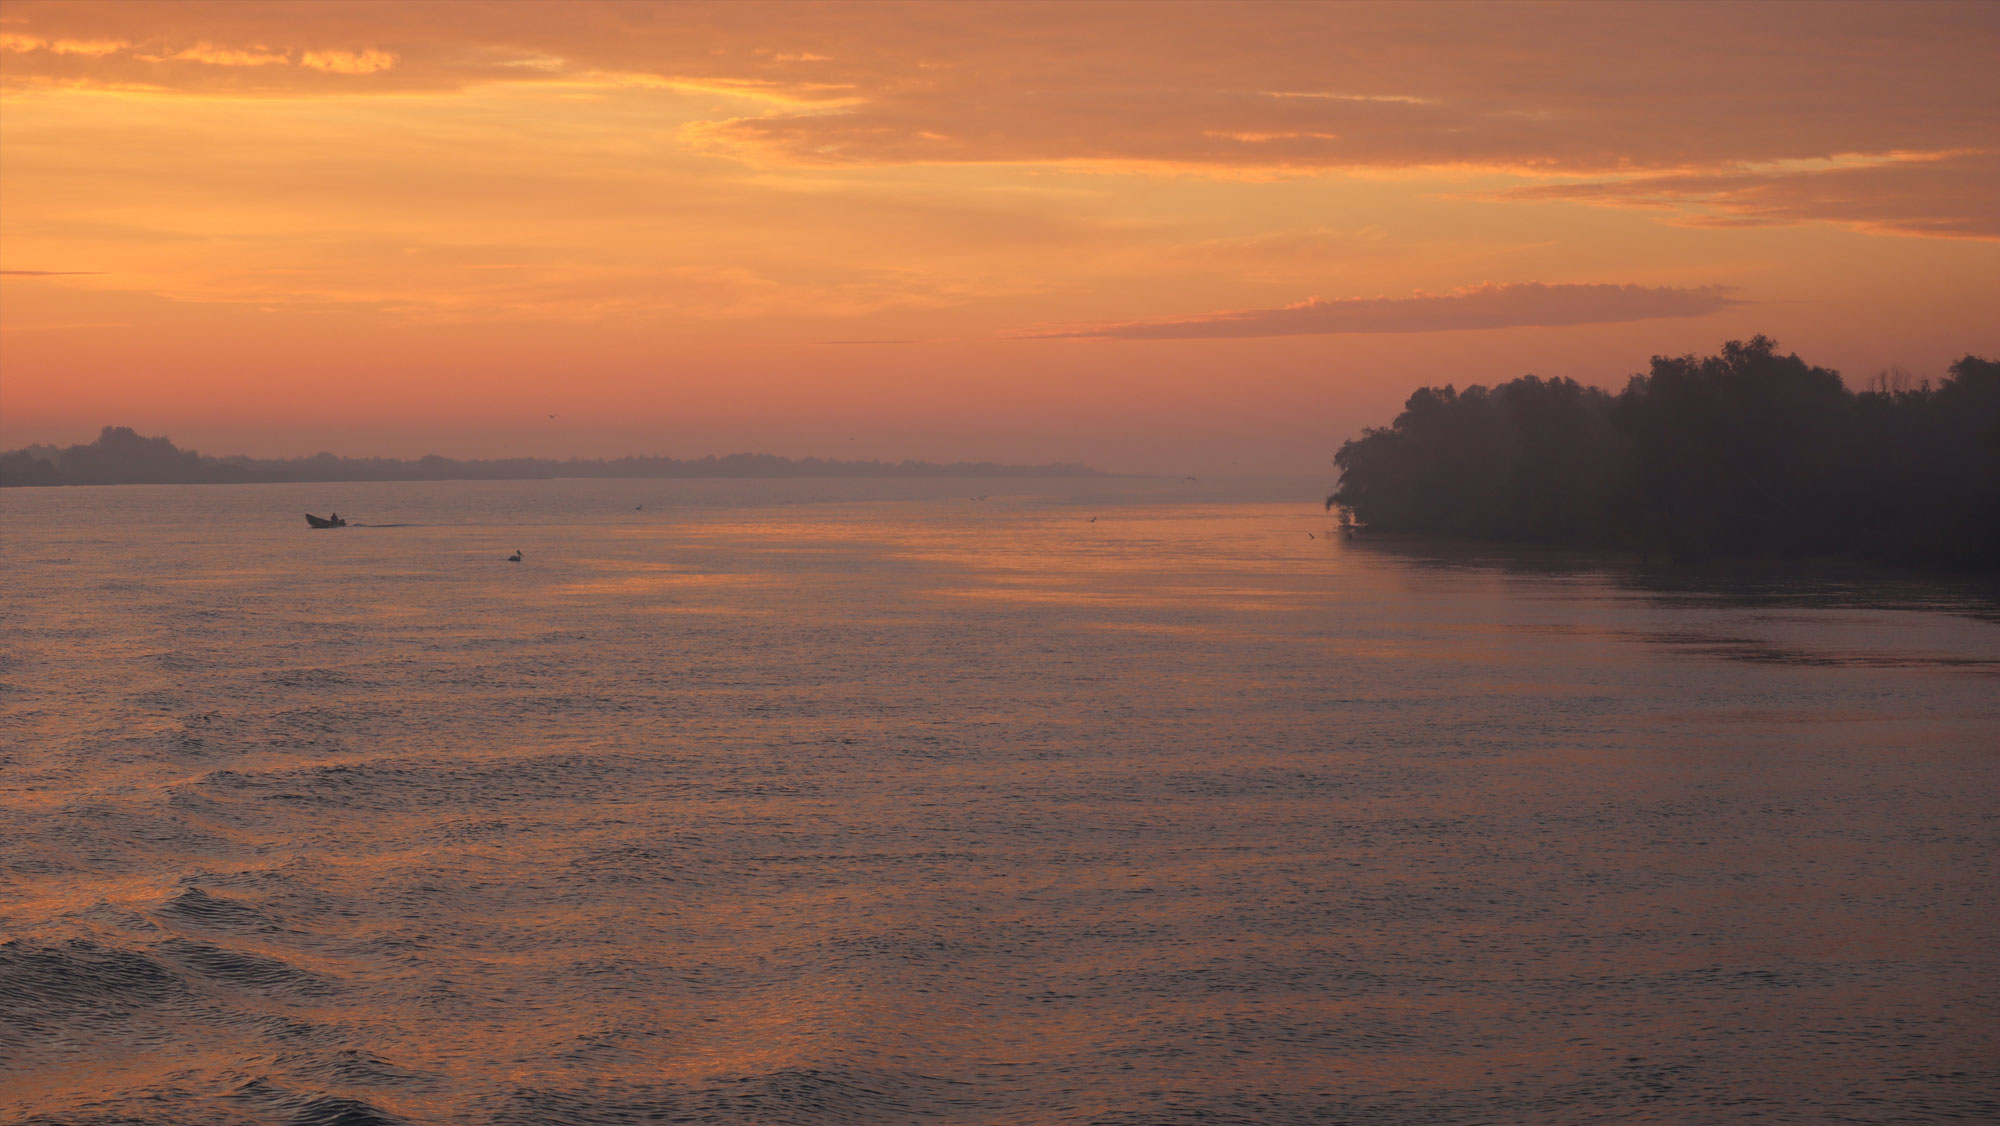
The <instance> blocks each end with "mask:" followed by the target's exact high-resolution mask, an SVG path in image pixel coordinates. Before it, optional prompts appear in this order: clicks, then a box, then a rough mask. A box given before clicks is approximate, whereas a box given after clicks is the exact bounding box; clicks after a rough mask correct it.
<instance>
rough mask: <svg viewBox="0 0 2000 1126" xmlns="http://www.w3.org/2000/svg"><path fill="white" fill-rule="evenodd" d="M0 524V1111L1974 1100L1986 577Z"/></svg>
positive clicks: (1136, 1111) (723, 533) (505, 501)
mask: <svg viewBox="0 0 2000 1126" xmlns="http://www.w3.org/2000/svg"><path fill="white" fill-rule="evenodd" d="M972 495H985V496H988V497H989V498H990V499H987V500H983V501H982V500H973V499H970V497H971V496H972ZM638 506H643V507H638ZM330 507H332V508H339V509H340V510H341V511H342V513H343V514H344V515H346V516H348V517H349V519H351V520H355V521H357V522H362V523H367V524H390V525H398V526H395V527H354V528H348V529H344V530H337V531H328V532H310V531H308V530H307V529H306V528H305V526H304V522H303V521H302V520H301V519H300V518H299V514H300V513H301V512H303V511H307V510H311V511H321V512H323V511H325V510H326V509H328V508H330ZM1092 517H1095V518H1096V519H1095V522H1092ZM0 523H4V535H0V595H4V598H0V745H4V749H0V939H4V941H0V1119H5V1120H7V1121H25V1122H34V1123H56V1122H62V1123H112V1122H117V1123H131V1122H146V1123H152V1122H158V1123H167V1122H190V1121H201V1122H213V1123H236V1122H243V1123H335V1122H338V1123H343V1124H349V1126H351V1124H359V1123H375V1122H410V1123H433V1122H435V1123H454V1124H455V1123H630V1122H648V1121H696V1122H762V1123H770V1122H799V1123H807V1122H810V1123H825V1122H914V1121H936V1122H948V1123H987V1122H1035V1123H1044V1122H1076V1123H1081V1122H1100V1123H1142V1122H1180V1121H1211V1122H1213V1121H1222V1122H1307V1121H1313V1122H1324V1121H1336V1122H1364V1123H1374V1122H1472V1121H1479V1122H1558V1121H1567V1122H1574V1121H1619V1122H1662V1123H1667V1122H1673V1123H1678V1122H1688V1121H1726V1120H1738V1119H1750V1118H1755V1119H1757V1120H1759V1121H1764V1122H1828V1121H1856V1122H1860V1121H1867V1122H1878V1121H1895V1120H1909V1121H1915V1120H1926V1119H1936V1118H1945V1117H1951V1116H1960V1117H1967V1118H1977V1117H1990V1116H1993V1115H1995V1114H1996V1113H2000V1065H1996V1063H1995V1060H1996V1051H1995V1048H1996V1043H2000V986H1996V984H1995V983H1996V982H2000V957H1997V956H1996V955H1995V953H1994V946H1993V943H1992V941H1991V928H1992V923H1993V920H1994V919H1995V918H1996V917H2000V902H1996V901H1997V900H2000V880H1996V876H2000V873H1997V872H1996V870H1995V869H1996V863H1995V858H1996V855H2000V854H1996V847H1995V846H1996V843H2000V821H1996V819H1995V814H1994V801H1993V795H1994V794H1995V793H1996V792H2000V760H1996V755H1995V751H1994V740H1993V732H1994V731H1995V730H2000V693H1996V691H1995V688H1996V683H2000V600H1996V599H1995V598H1994V596H1993V592H1992V588H1991V586H1990V585H1988V586H1984V587H1982V586H1979V585H1976V584H1970V583H1961V582H1956V581H1951V580H1936V581H1931V580H1915V579H1894V580H1890V579H1882V578H1880V577H1878V576H1867V575H1861V576H1860V577H1856V575H1853V574H1849V575H1845V576H1840V577H1834V578H1817V579H1796V580H1781V579H1779V578H1776V577H1775V576H1779V575H1782V574H1784V572H1783V571H1781V570H1777V569H1772V568H1764V569H1760V570H1759V571H1757V572H1755V573H1751V574H1739V573H1731V572H1728V571H1722V570H1705V571H1699V572H1693V573H1690V572H1688V571H1685V570H1669V569H1659V570H1653V571H1645V570H1641V569H1639V568H1637V567H1634V566H1627V565H1624V564H1610V563H1600V564H1596V565H1584V564H1581V563H1577V562H1575V561H1570V562H1567V563H1564V562H1561V561H1557V562H1554V563H1550V562H1537V561H1534V560H1522V559H1519V558H1510V557H1508V556H1506V555H1503V554H1497V553H1488V554H1459V555H1444V554H1440V553H1437V552H1425V551H1411V550H1404V551H1397V550H1392V549H1389V548H1386V547H1382V546H1377V545H1369V544H1365V543H1355V544H1350V543H1345V542H1342V541H1340V540H1338V539H1337V538H1334V537H1330V536H1328V535H1327V532H1328V530H1329V528H1330V521H1329V519H1328V518H1327V517H1326V516H1325V515H1324V514H1323V513H1322V512H1320V511H1319V508H1318V505H1317V504H1316V503H1315V502H1314V497H1313V494H1312V492H1311V491H1310V489H1309V488H1306V489H1295V490H1291V491H1290V492H1288V493H1287V492H1278V491H1273V490H1264V491H1261V492H1259V491H1256V490H1249V489H1238V490H1235V491H1233V492H1232V491H1230V490H1227V489H1224V488H1222V487H1220V486H1217V485H1215V484H1213V483H1205V482H1169V481H1148V480H1129V479H1127V480H1119V479H1111V480H1097V481H1049V482H1039V481H1038V482H1026V483H1023V482H1020V481H1012V482H984V481H970V482H968V481H952V480H943V481H906V482H883V481H812V480H775V481H757V482H732V481H552V482H504V483H481V484H414V483H412V484H376V485H311V486H248V487H225V486H214V487H106V488H95V489H12V490H7V491H5V492H4V493H0ZM1308 533H1313V534H1314V535H1313V536H1311V537H1309V535H1308ZM517 549H518V550H520V551H521V552H522V553H523V555H524V561H523V562H522V563H520V564H518V565H516V564H510V563H508V562H506V561H505V557H506V556H507V555H508V554H509V553H510V552H512V551H515V550H517Z"/></svg>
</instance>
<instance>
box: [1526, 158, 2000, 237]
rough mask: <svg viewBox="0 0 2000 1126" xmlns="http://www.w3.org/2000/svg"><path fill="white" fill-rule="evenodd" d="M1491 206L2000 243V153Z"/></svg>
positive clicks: (1599, 187) (1697, 178) (1544, 191)
mask: <svg viewBox="0 0 2000 1126" xmlns="http://www.w3.org/2000/svg"><path fill="white" fill-rule="evenodd" d="M1487 198H1497V199H1510V200H1523V201H1536V200H1562V201H1566V202H1579V203H1591V204H1598V205H1601V206H1608V207H1655V208H1660V209H1663V210H1668V211H1672V212H1674V213H1675V221H1676V222H1679V223H1683V224H1686V225H1688V226H1704V227H1748V226H1772V225H1777V224H1783V223H1802V222H1811V221H1825V222H1832V223H1840V224H1843V225H1845V226H1849V227H1854V228H1856V229H1859V230H1865V231H1869V232H1871V233H1876V234H1892V235H1914V236H1923V237H1933V238H1972V239H2000V153H1992V152H1971V153H1945V154H1937V155H1930V154H1924V155H1917V156H1903V155H1892V156H1888V157H1883V158H1878V159H1873V160H1866V161H1853V162H1849V163H1848V164H1846V165H1844V166H1843V165H1835V166H1832V167H1818V168H1807V169H1792V170H1776V171H1747V172H1732V173H1708V174H1699V173H1696V174H1683V175H1669V176H1640V177H1634V178H1631V179H1622V180H1594V181H1586V182H1583V183H1573V184H1541V185H1535V186H1533V187H1525V188H1516V189H1512V190H1510V191H1505V192H1499V193H1494V194H1493V195H1490V196H1488V197H1487Z"/></svg>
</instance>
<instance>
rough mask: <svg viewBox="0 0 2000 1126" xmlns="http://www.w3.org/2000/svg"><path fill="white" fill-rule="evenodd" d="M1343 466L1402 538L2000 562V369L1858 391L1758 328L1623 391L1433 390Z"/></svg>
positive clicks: (1376, 524) (1360, 442)
mask: <svg viewBox="0 0 2000 1126" xmlns="http://www.w3.org/2000/svg"><path fill="white" fill-rule="evenodd" d="M1334 463H1335V465H1336V466H1338V467H1339V469H1340V473H1341V477H1340V485H1339V487H1338V488H1337V489H1336V490H1335V491H1334V493H1333V495H1332V496H1330V497H1328V498H1327V504H1328V506H1329V507H1331V506H1333V505H1336V504H1338V505H1343V506H1345V507H1347V508H1348V509H1350V510H1351V511H1352V513H1353V515H1354V516H1355V517H1356V518H1357V519H1359V520H1360V521H1361V522H1363V523H1364V524H1365V525H1367V526H1369V527H1372V528H1377V529H1382V530H1387V531H1397V532H1420V533H1429V534H1441V535H1452V536H1466V537H1476V538H1481V539H1500V540H1525V541H1532V542H1538V543H1561V544H1583V545H1592V544H1594V545H1625V546H1630V547H1635V548H1639V549H1642V550H1647V551H1660V552H1663V553H1668V554H1672V555H1675V556H1677V557H1683V558H1686V557H1698V556H1704V555H1713V554H1729V555H1749V554H1756V555H1803V554H1849V555H1861V556H1868V557H1875V558H1884V559H1895V560H1901V561H1908V562H1944V563H1955V564H1965V565H1986V566H1991V565H1994V564H2000V364H1996V363H1994V362H1993V361H1990V360H1984V359H1980V358H1979V357H1976V356H1966V357H1965V358H1963V359H1961V360H1959V361H1958V362H1957V363H1955V364H1953V365H1952V368H1951V374H1950V377H1949V378H1948V379H1946V380H1944V381H1943V382H1942V383H1941V384H1940V385H1938V386H1937V387H1935V388H1933V387H1931V386H1930V385H1929V384H1928V383H1927V382H1926V383H1921V384H1915V385H1912V381H1910V380H1909V379H1908V378H1907V377H1903V378H1896V379H1891V378H1887V377H1885V378H1883V379H1881V380H1879V381H1878V386H1877V388H1876V389H1874V390H1869V391H1864V392H1862V393H1860V394H1855V393H1853V392H1850V391H1849V390H1848V389H1847V388H1846V386H1845V385H1844V384H1843V383H1842V382H1841V379H1840V376H1839V374H1838V373H1837V372H1833V371H1830V370H1828V369H1826V368H1821V367H1814V366H1810V365H1808V364H1806V363H1805V362H1804V361H1803V360H1800V359H1799V358H1798V357H1797V356H1795V355H1782V354H1780V353H1779V352H1778V350H1777V346H1776V344H1774V343H1773V342H1772V341H1771V340H1770V339H1768V338H1766V337H1762V336H1759V337H1755V338H1753V339H1752V340H1750V341H1749V342H1747V343H1745V342H1740V341H1732V342H1730V343H1728V344H1725V345H1724V346H1723V348H1722V351H1721V353H1720V354H1719V355H1714V356H1707V357H1695V356H1679V357H1666V356H1658V357H1654V359H1653V361H1652V365H1651V368H1650V370H1649V371H1648V372H1647V373H1646V374H1643V375H1635V376H1633V377H1631V379H1630V381H1629V382H1628V383H1627V384H1626V386H1625V389H1624V390H1623V391H1622V392H1620V393H1619V394H1618V395H1616V396H1612V395H1609V394H1606V393H1605V392H1602V391H1598V390H1595V389H1593V388H1589V387H1584V386H1581V385H1579V384H1577V383H1575V382H1573V381H1570V380H1565V379H1557V380H1546V381H1545V380H1541V379H1537V378H1535V377H1534V376H1524V377H1522V378H1520V379H1516V380H1512V381H1510V382H1507V383H1503V384H1501V385H1499V386H1497V387H1494V388H1492V389H1490V390H1489V389H1487V388H1484V387H1472V388H1469V389H1468V390H1466V391H1464V392H1459V391H1456V390H1455V389H1454V388H1452V387H1450V386H1446V387H1444V388H1442V389H1435V388H1422V389H1419V390H1418V391H1417V392H1416V393H1414V394H1412V395H1411V396H1410V398H1409V401H1408V402H1407V403H1406V404H1405V406H1404V409H1403V413H1402V414H1401V415H1399V416H1397V418H1396V420H1395V422H1394V424H1393V425H1391V426H1389V427H1386V428H1378V429H1370V430H1367V431H1364V432H1363V434H1362V436H1361V437H1360V438H1357V439H1354V440H1352V441H1350V442H1347V443H1346V444H1344V445H1343V446H1342V447H1341V448H1340V451H1339V453H1337V454H1336V455H1335V457H1334Z"/></svg>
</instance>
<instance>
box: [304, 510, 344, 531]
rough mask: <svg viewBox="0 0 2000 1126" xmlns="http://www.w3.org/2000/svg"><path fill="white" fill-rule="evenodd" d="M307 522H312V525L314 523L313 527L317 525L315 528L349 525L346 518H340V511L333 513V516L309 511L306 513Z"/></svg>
mask: <svg viewBox="0 0 2000 1126" xmlns="http://www.w3.org/2000/svg"><path fill="white" fill-rule="evenodd" d="M306 523H308V524H311V525H312V526H313V527H315V528H345V527H347V521H345V520H342V519H341V518H340V513H338V512H336V513H334V514H333V515H332V516H330V517H328V516H314V515H313V514H312V513H310V512H308V513H306Z"/></svg>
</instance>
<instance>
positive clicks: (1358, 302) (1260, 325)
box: [1023, 282, 1743, 340]
mask: <svg viewBox="0 0 2000 1126" xmlns="http://www.w3.org/2000/svg"><path fill="white" fill-rule="evenodd" d="M1729 294H1730V290H1729V289H1728V288H1727V287H1725V286H1703V287H1701V288H1698V289H1676V288H1673V287H1670V286H1659V287H1654V286H1643V285H1547V284H1544V283H1542V282H1520V283H1516V284H1512V285H1492V284H1487V285H1478V286H1472V287H1469V288H1466V289H1460V290H1457V291H1454V292H1452V293H1443V294H1429V293H1418V294H1416V295H1414V296H1411V297H1357V298H1346V299H1342V300H1335V301H1327V300H1323V299H1321V298H1318V297H1314V298H1310V299H1308V300H1305V301H1301V302H1299V303H1298V304H1296V305H1286V306H1283V307H1281V308H1276V309H1236V310H1231V311H1228V312H1220V313H1203V314H1198V315H1195V316H1188V317H1163V318H1158V319H1155V320H1145V321H1124V322H1120V323H1115V324H1101V325H1087V326H1077V327H1068V328H1056V329H1050V330H1046V331H1042V332H1031V333H1025V334H1023V338H1025V339H1036V340H1050V339H1113V340H1195V339H1223V338H1238V337H1253V336H1320V335H1326V336H1331V335H1339V334H1346V333H1380V332H1456V331H1465V330H1472V329H1492V328H1516V327H1523V326H1543V327H1547V326H1556V325H1582V324H1617V323H1621V322H1625V321H1644V320H1654V319H1658V318H1663V317H1699V316H1706V315H1707V314H1709V313H1714V312H1719V311H1721V310H1724V309H1732V308H1735V307H1737V306H1739V305H1742V304H1743V302H1742V301H1739V300H1738V299H1736V298H1734V297H1731V296H1730V295H1729Z"/></svg>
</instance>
